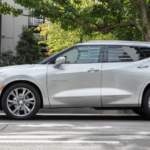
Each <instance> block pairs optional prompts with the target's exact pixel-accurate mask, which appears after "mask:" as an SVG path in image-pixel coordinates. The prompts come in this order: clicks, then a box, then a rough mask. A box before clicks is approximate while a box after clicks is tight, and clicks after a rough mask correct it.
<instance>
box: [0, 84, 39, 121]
mask: <svg viewBox="0 0 150 150" xmlns="http://www.w3.org/2000/svg"><path fill="white" fill-rule="evenodd" d="M16 88H26V89H27V90H30V91H31V92H32V94H33V95H34V98H35V103H34V107H33V109H32V111H31V112H30V113H29V112H28V113H29V114H27V113H26V116H16V115H14V114H12V113H11V112H10V110H9V108H8V107H7V97H8V96H9V94H10V92H11V91H12V90H14V89H16ZM16 101H18V100H16ZM21 104H22V103H21ZM21 104H20V105H21ZM40 104H41V99H40V95H39V93H38V92H37V90H36V89H35V88H34V87H33V86H31V85H29V84H27V83H16V84H14V85H11V86H10V87H9V88H8V89H7V90H6V91H5V93H4V95H3V97H2V107H3V110H4V112H5V113H6V114H7V116H8V117H9V118H11V119H18V120H23V119H31V118H32V117H34V116H35V115H36V113H37V112H38V110H39V109H40ZM17 106H18V104H17ZM13 107H14V106H13ZM26 110H27V109H26Z"/></svg>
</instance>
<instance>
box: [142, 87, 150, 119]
mask: <svg viewBox="0 0 150 150" xmlns="http://www.w3.org/2000/svg"><path fill="white" fill-rule="evenodd" d="M149 99H150V89H148V90H147V91H146V92H145V95H144V97H143V110H144V112H145V114H146V115H147V116H148V117H149V118H150V106H149V104H150V100H149Z"/></svg>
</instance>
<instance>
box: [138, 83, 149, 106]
mask: <svg viewBox="0 0 150 150" xmlns="http://www.w3.org/2000/svg"><path fill="white" fill-rule="evenodd" d="M148 89H150V83H148V84H147V85H146V86H145V87H144V89H143V90H142V95H141V98H140V102H139V105H140V106H141V107H142V105H143V99H144V95H145V93H146V91H147V90H148Z"/></svg>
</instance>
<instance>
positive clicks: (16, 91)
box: [2, 83, 41, 119]
mask: <svg viewBox="0 0 150 150" xmlns="http://www.w3.org/2000/svg"><path fill="white" fill-rule="evenodd" d="M40 102H41V100H40V95H39V93H38V92H37V90H36V89H35V88H34V87H33V86H31V85H29V84H26V83H17V84H14V85H12V86H10V87H9V88H8V89H7V90H6V91H5V93H4V95H3V98H2V107H3V109H4V112H5V113H6V114H7V115H8V116H9V117H10V118H12V119H30V118H32V117H33V116H34V115H35V114H36V113H37V111H38V110H39V109H40Z"/></svg>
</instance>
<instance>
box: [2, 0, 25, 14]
mask: <svg viewBox="0 0 150 150" xmlns="http://www.w3.org/2000/svg"><path fill="white" fill-rule="evenodd" d="M11 13H12V15H13V16H14V17H15V16H18V15H19V14H21V13H23V11H22V10H21V9H15V8H13V7H12V6H11V5H9V4H7V3H6V2H4V3H2V1H1V0H0V14H4V15H6V14H11Z"/></svg>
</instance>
